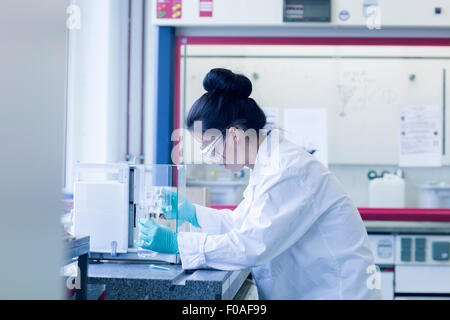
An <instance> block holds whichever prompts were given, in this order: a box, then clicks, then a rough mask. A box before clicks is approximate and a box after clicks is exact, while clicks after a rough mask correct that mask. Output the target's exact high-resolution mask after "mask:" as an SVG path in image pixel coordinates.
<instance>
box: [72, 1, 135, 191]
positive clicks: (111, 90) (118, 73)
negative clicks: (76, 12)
mask: <svg viewBox="0 0 450 320" xmlns="http://www.w3.org/2000/svg"><path fill="white" fill-rule="evenodd" d="M71 2H72V3H73V4H75V5H78V6H79V7H80V10H81V26H80V29H73V30H71V31H70V37H69V49H70V51H69V63H68V75H69V78H68V99H67V101H68V117H67V119H68V123H67V126H68V134H67V162H66V166H67V170H66V186H67V188H68V189H69V190H70V189H71V186H72V183H71V181H72V175H73V173H72V168H73V165H74V164H75V163H76V162H93V163H105V162H118V161H125V155H126V123H127V108H126V107H127V87H128V25H127V22H128V21H127V20H128V1H123V0H96V1H91V0H72V1H71Z"/></svg>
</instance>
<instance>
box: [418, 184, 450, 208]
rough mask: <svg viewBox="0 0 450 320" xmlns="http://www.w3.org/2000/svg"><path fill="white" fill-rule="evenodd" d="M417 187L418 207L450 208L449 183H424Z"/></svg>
mask: <svg viewBox="0 0 450 320" xmlns="http://www.w3.org/2000/svg"><path fill="white" fill-rule="evenodd" d="M418 188H419V208H450V184H447V183H445V182H441V183H433V182H429V183H425V184H423V185H420V186H418Z"/></svg>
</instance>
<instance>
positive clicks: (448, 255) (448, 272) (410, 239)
mask: <svg viewBox="0 0 450 320" xmlns="http://www.w3.org/2000/svg"><path fill="white" fill-rule="evenodd" d="M395 297H396V299H425V298H431V299H450V235H421V234H411V235H397V236H396V257H395Z"/></svg>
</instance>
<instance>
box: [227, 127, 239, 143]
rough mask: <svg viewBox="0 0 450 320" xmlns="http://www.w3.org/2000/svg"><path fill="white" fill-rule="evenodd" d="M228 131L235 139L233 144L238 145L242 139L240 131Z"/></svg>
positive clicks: (232, 129)
mask: <svg viewBox="0 0 450 320" xmlns="http://www.w3.org/2000/svg"><path fill="white" fill-rule="evenodd" d="M228 131H229V132H230V134H231V137H232V138H233V142H234V143H235V144H238V143H239V139H240V137H239V129H238V128H236V127H231V128H230V129H228Z"/></svg>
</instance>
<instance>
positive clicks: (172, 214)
mask: <svg viewBox="0 0 450 320" xmlns="http://www.w3.org/2000/svg"><path fill="white" fill-rule="evenodd" d="M161 192H162V195H163V196H164V197H166V198H167V200H166V201H170V206H168V207H169V208H170V209H169V210H167V207H163V208H162V211H163V213H164V215H165V216H166V219H176V218H177V205H178V199H177V193H176V192H174V191H172V190H167V189H163V190H162V191H161ZM178 220H182V221H186V222H189V223H190V224H192V225H193V226H194V227H200V225H199V224H198V221H197V213H196V209H195V206H194V205H193V204H192V203H191V202H190V201H189V200H187V199H185V200H184V201H183V202H182V203H181V204H180V205H179V206H178Z"/></svg>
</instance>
